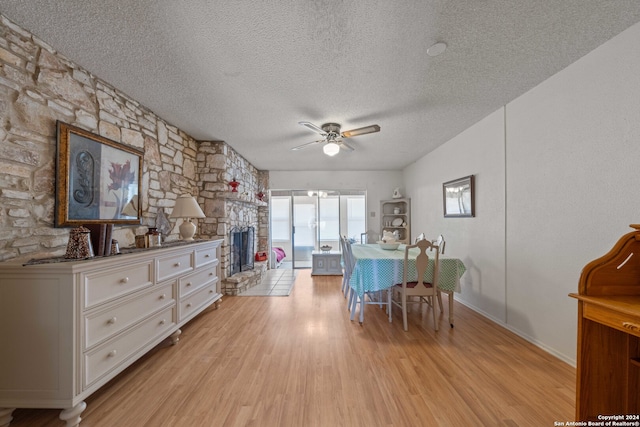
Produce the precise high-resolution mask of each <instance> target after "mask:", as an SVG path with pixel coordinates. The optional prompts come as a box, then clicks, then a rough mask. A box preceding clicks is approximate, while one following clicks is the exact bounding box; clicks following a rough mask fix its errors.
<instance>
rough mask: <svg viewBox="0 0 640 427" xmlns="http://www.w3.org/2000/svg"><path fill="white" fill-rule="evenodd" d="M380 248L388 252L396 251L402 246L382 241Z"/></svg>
mask: <svg viewBox="0 0 640 427" xmlns="http://www.w3.org/2000/svg"><path fill="white" fill-rule="evenodd" d="M378 246H380V248H382V249H384V250H387V251H395V250H397V249H398V246H400V243H397V242H383V241H382V240H381V241H379V242H378Z"/></svg>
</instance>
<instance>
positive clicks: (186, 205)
mask: <svg viewBox="0 0 640 427" xmlns="http://www.w3.org/2000/svg"><path fill="white" fill-rule="evenodd" d="M170 217H171V218H184V221H183V222H182V224H180V238H181V239H182V240H193V235H194V234H195V233H196V225H195V224H194V223H193V222H191V218H205V215H204V212H202V209H200V206H199V205H198V202H196V199H195V198H193V197H192V196H191V195H190V194H184V195H182V196H180V197H178V199H177V200H176V205H175V206H174V207H173V211H171V215H170Z"/></svg>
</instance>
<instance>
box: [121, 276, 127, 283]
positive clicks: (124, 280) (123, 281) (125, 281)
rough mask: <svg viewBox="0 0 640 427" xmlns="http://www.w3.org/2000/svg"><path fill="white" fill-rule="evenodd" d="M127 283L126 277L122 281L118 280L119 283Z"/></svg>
mask: <svg viewBox="0 0 640 427" xmlns="http://www.w3.org/2000/svg"><path fill="white" fill-rule="evenodd" d="M128 281H129V278H128V277H123V278H122V279H120V283H127V282H128Z"/></svg>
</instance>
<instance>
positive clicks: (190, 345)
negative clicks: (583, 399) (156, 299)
mask: <svg viewBox="0 0 640 427" xmlns="http://www.w3.org/2000/svg"><path fill="white" fill-rule="evenodd" d="M340 282H341V277H339V276H310V270H302V271H300V272H299V274H298V279H297V281H296V284H295V287H294V290H293V292H292V293H291V295H290V296H289V297H224V299H223V302H222V305H221V306H220V308H219V309H218V310H207V311H206V312H204V313H203V314H202V315H200V316H199V317H198V318H196V319H195V320H194V321H192V322H190V323H189V324H187V325H186V327H185V328H183V334H182V335H181V337H180V342H179V343H178V344H177V345H176V346H169V345H160V346H158V347H157V348H155V349H154V350H153V351H151V352H150V353H149V354H148V355H146V356H145V357H143V358H142V359H141V360H139V361H138V362H136V363H135V364H134V365H132V366H131V367H130V368H128V369H127V370H126V371H125V372H123V373H122V374H121V375H119V376H118V377H116V378H115V379H114V380H113V381H111V382H110V383H108V384H107V385H106V386H105V387H103V388H102V389H101V390H100V391H98V392H97V393H95V394H94V395H93V396H91V397H90V398H89V399H87V404H88V406H87V410H86V411H85V412H84V414H83V421H82V423H81V426H83V427H114V426H118V427H129V426H132V427H158V426H172V427H175V426H180V427H181V426H185V427H186V426H188V427H199V426H206V427H209V426H215V427H217V426H295V427H301V426H305V427H306V426H323V427H324V426H403V427H404V426H456V427H461V426H535V427H540V426H553V425H554V421H562V422H564V421H569V420H573V418H574V399H575V369H574V368H573V367H571V366H569V365H567V364H566V363H564V362H562V361H560V360H558V359H556V358H554V357H553V356H551V355H549V354H547V353H545V352H544V351H542V350H540V349H539V348H537V347H535V346H534V345H532V344H530V343H528V342H526V341H525V340H523V339H521V338H520V337H518V336H516V335H514V334H513V333H511V332H509V331H507V330H505V329H503V328H501V327H499V326H497V325H496V324H494V323H492V322H490V321H489V320H487V319H485V318H483V317H482V316H480V315H478V314H477V313H475V312H473V311H472V310H470V309H468V308H466V307H465V306H463V305H461V304H458V303H456V305H455V314H456V318H455V320H456V326H455V328H454V329H451V328H449V325H448V322H447V317H446V311H445V315H444V316H443V315H440V331H439V332H435V331H434V330H433V325H432V320H431V319H432V318H431V316H430V312H428V311H427V310H428V308H426V307H425V308H424V309H423V312H422V313H420V312H418V310H417V309H415V310H414V312H413V313H410V316H409V331H408V332H404V331H403V330H402V317H401V313H400V311H399V310H396V311H394V318H393V323H388V321H387V317H386V315H385V313H384V311H383V310H381V309H380V308H378V307H377V306H371V305H369V306H367V307H366V316H365V322H364V325H363V326H360V325H359V323H358V322H357V321H356V322H351V321H349V316H348V311H347V309H346V301H345V299H344V297H343V296H342V295H341V293H340ZM443 299H444V301H443V302H444V307H445V310H446V309H447V301H446V296H443ZM58 414H59V411H58V410H33V409H18V410H16V411H15V412H14V421H13V422H12V424H11V425H12V426H14V427H23V426H29V427H37V426H53V425H62V422H61V421H59V420H58Z"/></svg>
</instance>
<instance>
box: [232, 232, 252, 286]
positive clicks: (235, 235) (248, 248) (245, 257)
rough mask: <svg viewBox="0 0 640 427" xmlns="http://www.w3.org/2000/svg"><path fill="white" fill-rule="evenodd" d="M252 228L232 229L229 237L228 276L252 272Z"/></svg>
mask: <svg viewBox="0 0 640 427" xmlns="http://www.w3.org/2000/svg"><path fill="white" fill-rule="evenodd" d="M254 234H255V228H254V227H242V228H238V227H233V228H232V229H231V233H230V235H229V243H230V245H231V250H230V255H231V259H230V261H231V262H230V269H231V272H230V274H229V275H230V276H233V275H234V274H236V273H240V272H242V271H247V270H253V246H254V243H253V240H254Z"/></svg>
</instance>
